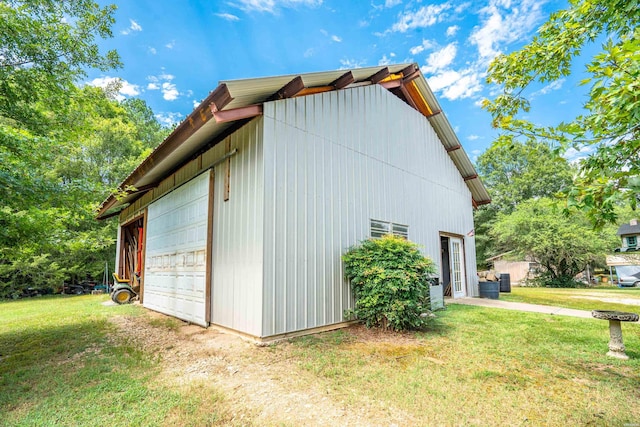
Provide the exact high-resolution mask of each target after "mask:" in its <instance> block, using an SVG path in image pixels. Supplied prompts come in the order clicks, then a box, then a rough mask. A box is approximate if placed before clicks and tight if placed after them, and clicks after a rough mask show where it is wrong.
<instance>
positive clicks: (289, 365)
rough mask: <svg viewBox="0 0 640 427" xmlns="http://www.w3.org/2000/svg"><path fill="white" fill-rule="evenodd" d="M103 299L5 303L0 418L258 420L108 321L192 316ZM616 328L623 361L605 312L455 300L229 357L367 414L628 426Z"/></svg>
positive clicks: (0, 316) (175, 325)
mask: <svg viewBox="0 0 640 427" xmlns="http://www.w3.org/2000/svg"><path fill="white" fill-rule="evenodd" d="M518 294H519V293H518V291H516V292H514V294H513V296H517V295H518ZM106 299H107V298H106V297H105V296H82V297H59V296H57V297H48V298H34V299H27V300H22V301H11V302H0V425H2V426H156V425H160V426H162V425H166V426H189V425H191V426H205V425H236V424H237V425H251V424H252V423H255V421H254V420H252V418H251V415H250V416H249V417H247V418H244V419H242V420H240V419H239V418H237V417H236V416H235V415H234V414H238V413H247V414H255V415H256V416H260V412H261V408H260V407H250V408H248V407H247V406H248V405H249V403H246V402H248V400H246V399H243V398H242V394H241V393H242V390H243V387H240V388H238V389H237V390H236V389H233V391H232V393H234V397H233V399H231V398H230V395H225V393H223V392H221V391H220V390H216V389H215V388H214V387H213V386H212V385H211V383H212V380H213V379H215V378H217V379H221V378H222V380H223V381H226V380H224V378H227V377H224V375H227V376H228V375H230V374H229V373H228V372H227V370H226V369H223V370H222V372H217V371H212V372H211V373H210V375H212V376H215V378H214V377H209V378H208V379H207V380H204V381H203V382H200V383H195V384H190V383H189V382H188V381H187V382H185V383H183V384H182V385H177V383H175V382H171V381H167V380H166V378H163V372H167V371H166V368H167V366H165V365H166V364H167V363H168V362H167V361H165V360H162V357H161V356H160V355H159V354H157V353H154V352H151V351H149V350H144V348H146V347H144V346H142V345H140V343H139V342H136V340H134V339H129V338H123V337H122V335H120V334H114V333H113V332H114V331H115V329H114V328H115V326H114V324H113V322H110V321H109V318H110V317H113V316H127V317H129V318H134V319H135V321H136V322H137V324H138V325H139V327H140V328H153V330H154V331H156V332H157V331H160V332H161V333H173V334H177V335H176V337H182V338H180V339H186V340H188V339H190V338H189V335H188V334H187V332H186V331H189V332H188V333H191V334H192V333H193V327H192V326H191V327H189V326H185V325H184V324H182V323H181V322H175V321H172V320H167V318H164V317H161V316H158V315H155V316H150V315H149V312H148V311H146V310H144V309H142V308H140V307H138V306H115V307H113V306H112V307H104V306H102V305H101V303H102V302H103V301H106ZM183 328H184V329H183ZM189 328H191V329H189ZM623 331H624V338H625V344H626V346H627V354H628V355H629V356H630V358H631V359H630V360H628V361H620V360H616V359H610V358H608V357H607V356H606V355H605V353H606V351H607V343H608V339H609V335H608V330H607V327H606V324H605V322H602V321H598V320H595V319H577V318H571V317H563V316H553V317H549V316H545V315H540V314H536V313H520V312H515V311H510V310H499V309H489V308H483V307H472V306H464V305H453V304H452V305H450V306H448V309H447V310H445V311H441V312H439V313H438V318H437V319H436V320H435V322H434V324H433V327H432V328H431V330H429V331H426V332H421V333H408V334H393V333H389V334H385V333H377V332H371V331H367V330H365V329H364V328H363V327H361V326H357V327H353V328H348V329H343V330H338V331H334V332H329V333H324V334H318V335H312V336H306V337H302V338H297V339H294V340H292V341H289V342H282V343H279V344H274V345H271V346H268V347H246V348H245V347H242V348H243V350H242V353H241V355H240V356H237V353H235V354H236V356H234V357H237V358H236V359H229V358H228V357H230V356H225V364H230V365H233V366H239V367H240V368H239V369H240V372H239V374H236V375H241V377H234V378H241V379H242V378H249V379H250V380H251V381H256V382H257V383H259V382H260V381H261V380H262V379H264V377H263V375H262V374H259V376H258V377H257V378H256V377H244V376H245V375H250V374H249V373H250V372H251V369H248V368H249V366H248V364H257V365H256V366H258V365H259V366H261V367H263V366H273V368H272V369H275V368H276V367H279V369H280V370H279V371H275V370H274V371H273V375H271V376H269V381H271V382H276V381H278V377H279V376H280V375H285V376H286V377H287V378H288V379H289V381H288V382H287V383H286V384H287V385H286V387H288V389H287V390H285V392H291V393H293V395H305V392H306V391H307V390H309V388H310V387H313V389H314V390H321V391H322V394H321V396H320V397H321V399H319V400H317V401H315V402H314V404H316V405H322V401H324V400H325V399H326V401H327V402H331V405H329V406H330V407H331V408H342V409H343V410H344V411H348V412H349V413H352V414H353V413H355V412H356V409H362V408H367V409H366V412H365V413H366V414H367V416H368V419H363V420H362V422H363V423H364V424H371V425H377V424H379V423H380V422H381V421H380V420H394V421H396V420H404V422H400V421H398V422H397V423H398V425H481V426H487V425H520V424H526V425H549V426H565V425H603V426H607V425H621V426H622V425H625V424H629V425H633V424H634V423H638V420H640V405H638V404H637V402H638V401H640V325H637V324H635V325H628V324H625V325H624V326H623ZM191 342H193V341H191ZM207 351H208V350H206V349H205V350H203V353H202V354H207ZM220 354H221V355H222V354H225V353H224V352H222V353H220ZM226 354H227V355H229V354H234V353H226ZM189 357H195V358H197V357H201V356H198V353H197V352H194V353H192V356H189ZM283 364H284V365H283ZM223 366H224V365H223ZM257 372H262V371H260V370H258V371H257ZM221 375H222V376H221ZM242 381H247V380H245V379H242ZM273 390H278V389H277V388H274V389H273ZM283 398H286V397H283ZM268 402H270V403H269V404H271V405H276V407H278V406H277V405H278V402H280V403H281V402H282V400H278V396H268ZM358 413H360V412H358ZM285 415H286V417H289V418H287V420H290V419H291V417H295V414H291V413H289V414H284V413H283V414H282V417H283V418H282V419H280V418H279V415H278V412H277V411H276V413H275V415H274V416H273V417H271V418H266V422H264V423H258V424H263V425H299V423H295V422H291V421H286V422H285V421H284V419H285V418H284V417H285ZM389 424H391V423H389V422H387V423H386V425H389Z"/></svg>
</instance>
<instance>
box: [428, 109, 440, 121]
mask: <svg viewBox="0 0 640 427" xmlns="http://www.w3.org/2000/svg"><path fill="white" fill-rule="evenodd" d="M440 113H442V110H439V111H434V112H433V113H431V114H429V115H428V116H427V119H429V118H431V117H433V116H437V115H438V114H440Z"/></svg>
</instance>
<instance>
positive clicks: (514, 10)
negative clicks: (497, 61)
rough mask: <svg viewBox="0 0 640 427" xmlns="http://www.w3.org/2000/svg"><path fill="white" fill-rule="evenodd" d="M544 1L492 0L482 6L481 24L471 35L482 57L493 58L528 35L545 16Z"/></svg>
mask: <svg viewBox="0 0 640 427" xmlns="http://www.w3.org/2000/svg"><path fill="white" fill-rule="evenodd" d="M543 4H544V1H540V0H522V2H520V3H519V4H518V5H515V6H513V7H512V3H511V1H510V0H489V5H487V6H486V7H484V8H482V9H480V16H481V24H480V25H479V26H477V27H476V28H475V29H474V30H473V32H472V34H471V36H470V37H469V41H470V42H471V43H472V44H474V45H476V46H477V47H478V53H479V55H480V58H481V60H482V61H483V62H484V63H485V64H486V63H488V62H490V61H491V60H492V59H493V58H495V57H496V56H497V55H498V54H500V53H501V52H502V48H503V47H504V46H506V45H508V44H510V43H513V42H516V41H518V40H522V39H523V38H525V37H526V36H528V35H529V34H530V32H531V31H532V30H534V29H535V27H536V25H537V24H538V23H539V22H540V20H541V19H542V17H543V15H542V5H543Z"/></svg>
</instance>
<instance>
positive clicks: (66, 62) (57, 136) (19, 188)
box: [0, 0, 168, 297]
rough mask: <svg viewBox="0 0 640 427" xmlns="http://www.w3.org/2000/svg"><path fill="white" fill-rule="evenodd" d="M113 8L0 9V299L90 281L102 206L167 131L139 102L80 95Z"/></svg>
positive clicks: (12, 3) (43, 5) (101, 261)
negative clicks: (26, 290)
mask: <svg viewBox="0 0 640 427" xmlns="http://www.w3.org/2000/svg"><path fill="white" fill-rule="evenodd" d="M114 10H115V6H106V7H100V6H99V5H98V4H97V3H95V2H94V1H90V0H73V1H71V0H30V1H16V0H9V1H3V2H0V16H1V17H2V27H0V28H1V30H0V297H6V296H16V295H19V294H20V293H21V292H22V290H23V289H24V288H26V287H39V288H56V287H60V286H61V285H62V282H63V281H79V280H82V279H85V278H94V279H95V278H100V277H101V273H102V271H103V269H104V265H105V261H111V263H112V262H113V256H114V252H115V251H114V237H115V227H116V224H115V223H114V222H109V221H107V222H98V221H96V220H95V218H94V215H95V209H96V207H97V204H98V202H99V201H100V200H101V198H102V197H106V196H107V195H108V194H109V192H110V191H111V189H112V188H113V187H115V186H116V185H117V184H118V183H119V182H121V181H122V179H124V177H125V176H126V174H127V173H128V172H129V171H130V170H131V169H132V168H133V167H134V166H135V165H136V164H138V163H139V162H140V161H141V160H142V159H143V158H144V157H145V156H146V155H147V154H148V153H149V152H150V151H151V150H152V149H153V148H154V147H155V146H156V145H157V144H159V143H160V142H161V141H162V140H163V139H164V137H165V136H166V134H167V132H168V131H167V129H165V128H163V127H162V126H161V125H160V124H159V123H158V122H157V120H156V119H155V117H154V115H153V112H152V111H151V109H150V108H149V107H148V106H147V104H146V103H145V102H144V101H142V100H139V99H129V100H125V101H122V102H119V101H117V100H115V99H113V98H112V97H110V94H109V93H107V92H105V91H104V90H102V89H100V88H94V87H91V86H84V87H82V88H81V87H79V86H78V85H79V84H80V83H81V81H80V79H81V78H82V77H84V76H85V75H86V74H85V73H86V70H87V69H88V68H98V69H102V70H106V69H110V68H113V67H117V66H118V65H119V59H118V56H117V54H116V53H115V52H107V53H105V54H101V53H100V52H99V49H98V47H97V44H96V40H97V39H98V38H104V37H109V36H111V25H112V24H113V22H114V19H113V12H114Z"/></svg>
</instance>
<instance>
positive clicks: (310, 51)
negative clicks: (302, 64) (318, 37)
mask: <svg viewBox="0 0 640 427" xmlns="http://www.w3.org/2000/svg"><path fill="white" fill-rule="evenodd" d="M314 53H315V49H314V48H312V47H310V48H309V49H307V50H305V51H304V53H303V54H302V56H304V57H305V58H310V57H312V56H313V54H314Z"/></svg>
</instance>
